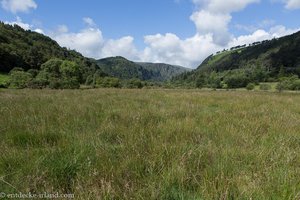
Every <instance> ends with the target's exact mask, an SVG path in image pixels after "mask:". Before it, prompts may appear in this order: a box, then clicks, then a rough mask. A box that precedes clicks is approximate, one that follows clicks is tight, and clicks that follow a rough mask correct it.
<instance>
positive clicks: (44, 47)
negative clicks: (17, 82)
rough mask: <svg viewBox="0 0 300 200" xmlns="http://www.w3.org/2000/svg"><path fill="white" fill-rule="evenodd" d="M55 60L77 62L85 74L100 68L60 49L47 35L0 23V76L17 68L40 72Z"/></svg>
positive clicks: (77, 54)
mask: <svg viewBox="0 0 300 200" xmlns="http://www.w3.org/2000/svg"><path fill="white" fill-rule="evenodd" d="M52 58H59V59H63V60H70V61H74V62H76V63H78V64H80V66H81V67H82V68H83V71H84V74H87V73H88V72H89V70H91V69H93V70H94V69H95V68H96V67H97V66H96V64H95V63H93V62H92V61H91V60H90V59H88V58H85V57H83V56H82V55H81V54H80V53H78V52H76V51H72V50H68V49H66V48H62V47H60V46H59V45H58V44H57V42H55V41H54V40H52V39H51V38H49V37H47V36H45V35H42V34H39V33H36V32H33V31H30V30H28V31H25V30H24V29H23V28H21V27H19V26H18V25H14V26H11V25H8V24H4V23H3V22H0V72H2V73H8V72H9V71H10V70H12V69H13V68H15V67H19V68H23V69H24V70H29V69H37V70H39V69H40V67H41V65H42V64H43V63H45V62H46V61H48V60H50V59H52Z"/></svg>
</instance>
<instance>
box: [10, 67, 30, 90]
mask: <svg viewBox="0 0 300 200" xmlns="http://www.w3.org/2000/svg"><path fill="white" fill-rule="evenodd" d="M31 80H32V75H31V74H30V73H28V72H24V71H23V70H14V69H13V70H12V71H11V72H10V85H9V87H11V88H16V89H22V88H26V87H27V86H28V85H29V82H30V81H31Z"/></svg>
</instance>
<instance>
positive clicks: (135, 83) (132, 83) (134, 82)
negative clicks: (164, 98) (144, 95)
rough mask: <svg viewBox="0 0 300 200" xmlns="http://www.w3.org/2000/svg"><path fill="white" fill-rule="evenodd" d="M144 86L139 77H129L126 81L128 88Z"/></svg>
mask: <svg viewBox="0 0 300 200" xmlns="http://www.w3.org/2000/svg"><path fill="white" fill-rule="evenodd" d="M142 87H144V85H143V83H142V81H141V80H139V79H131V80H129V83H128V88H142Z"/></svg>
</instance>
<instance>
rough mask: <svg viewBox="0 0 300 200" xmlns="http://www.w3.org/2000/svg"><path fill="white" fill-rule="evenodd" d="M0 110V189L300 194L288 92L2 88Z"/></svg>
mask: <svg viewBox="0 0 300 200" xmlns="http://www.w3.org/2000/svg"><path fill="white" fill-rule="evenodd" d="M0 116H1V118H0V142H1V146H0V152H1V154H0V177H1V179H0V192H6V193H9V192H17V191H22V192H28V191H31V192H36V193H41V192H45V191H47V192H54V191H55V192H61V193H66V192H67V193H75V197H76V198H77V199H250V198H252V199H299V198H300V126H299V124H300V95H299V94H296V93H295V94H294V93H270V92H246V91H215V92H211V91H201V90H122V89H120V90H118V89H97V90H61V91H51V90H0ZM7 183H9V184H7Z"/></svg>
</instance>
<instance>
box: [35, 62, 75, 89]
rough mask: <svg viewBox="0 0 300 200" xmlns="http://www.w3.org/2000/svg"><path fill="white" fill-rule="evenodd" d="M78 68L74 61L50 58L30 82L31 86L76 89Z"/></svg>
mask: <svg viewBox="0 0 300 200" xmlns="http://www.w3.org/2000/svg"><path fill="white" fill-rule="evenodd" d="M79 80H80V68H79V66H78V65H77V64H76V63H75V62H71V61H67V60H65V61H63V60H60V59H51V60H49V61H47V62H46V63H44V64H43V65H42V67H41V71H40V72H39V74H38V75H37V76H36V78H35V79H34V81H33V82H32V84H31V87H32V88H44V87H49V88H51V89H78V88H79V87H80V82H79Z"/></svg>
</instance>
